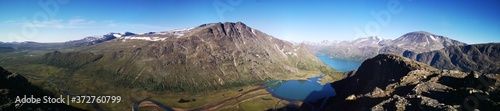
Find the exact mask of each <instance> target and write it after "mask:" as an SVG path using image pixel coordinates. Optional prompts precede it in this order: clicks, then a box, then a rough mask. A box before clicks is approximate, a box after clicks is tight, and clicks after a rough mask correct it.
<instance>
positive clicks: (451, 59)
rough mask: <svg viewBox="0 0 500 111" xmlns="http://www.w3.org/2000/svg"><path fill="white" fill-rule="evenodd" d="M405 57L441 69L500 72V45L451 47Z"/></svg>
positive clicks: (408, 52) (410, 52)
mask: <svg viewBox="0 0 500 111" xmlns="http://www.w3.org/2000/svg"><path fill="white" fill-rule="evenodd" d="M403 56H405V57H407V58H411V59H413V60H416V61H418V62H422V63H426V64H429V65H431V66H433V67H436V68H439V69H448V70H452V69H456V70H461V71H479V72H485V73H495V72H500V43H490V44H475V45H466V46H450V47H446V48H444V49H442V50H436V51H430V52H423V53H416V52H413V51H405V52H404V53H403Z"/></svg>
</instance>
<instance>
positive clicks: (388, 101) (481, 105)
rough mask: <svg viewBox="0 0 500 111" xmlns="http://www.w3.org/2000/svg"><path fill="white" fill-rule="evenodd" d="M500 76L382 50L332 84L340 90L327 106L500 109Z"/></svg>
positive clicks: (405, 108) (335, 108) (403, 108)
mask: <svg viewBox="0 0 500 111" xmlns="http://www.w3.org/2000/svg"><path fill="white" fill-rule="evenodd" d="M499 81H500V75H499V74H479V73H477V72H471V73H464V72H460V71H449V70H438V69H435V68H433V67H431V66H429V65H426V64H423V63H419V62H416V61H412V60H410V59H408V58H404V57H402V56H399V55H393V54H380V55H377V56H375V57H374V58H370V59H368V60H366V61H364V62H363V64H362V65H361V66H360V68H359V69H358V71H357V72H353V73H352V74H351V75H350V76H349V77H347V78H345V79H343V80H340V81H337V82H334V83H332V84H331V85H332V86H333V87H334V88H335V92H336V93H337V95H336V96H335V97H332V98H328V102H327V103H326V104H327V105H326V106H325V107H323V108H321V110H328V111H331V110H348V111H355V110H450V109H451V110H453V109H462V110H471V109H475V108H478V109H480V110H485V109H491V108H500V105H499V104H498V102H500V98H499V97H500V95H499V93H498V92H499V91H500V90H499V87H500V82H499ZM313 104H314V103H313ZM301 108H302V109H305V110H308V109H312V108H311V107H310V106H302V107H301Z"/></svg>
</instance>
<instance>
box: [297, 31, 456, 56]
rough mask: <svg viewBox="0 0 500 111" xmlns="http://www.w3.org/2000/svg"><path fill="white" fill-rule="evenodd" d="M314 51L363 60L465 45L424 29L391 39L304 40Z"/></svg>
mask: <svg viewBox="0 0 500 111" xmlns="http://www.w3.org/2000/svg"><path fill="white" fill-rule="evenodd" d="M304 43H306V44H307V45H308V46H309V47H311V49H313V50H315V52H316V53H318V54H322V55H328V56H330V57H333V58H339V59H347V60H356V61H363V60H365V59H367V58H370V57H374V56H375V55H377V54H381V53H392V54H402V53H403V52H404V51H406V50H408V51H413V52H418V53H420V52H428V51H433V50H440V49H443V48H444V47H448V46H454V45H459V46H460V45H466V44H465V43H463V42H459V41H456V40H453V39H450V38H448V37H444V36H441V35H436V34H432V33H429V32H425V31H416V32H410V33H407V34H404V35H402V36H401V37H399V38H397V39H394V40H391V39H382V38H380V37H367V38H359V39H356V40H353V41H323V42H321V43H312V42H304Z"/></svg>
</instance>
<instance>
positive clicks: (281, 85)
mask: <svg viewBox="0 0 500 111" xmlns="http://www.w3.org/2000/svg"><path fill="white" fill-rule="evenodd" d="M320 78H322V76H318V77H314V78H310V79H308V80H286V81H285V80H279V81H271V82H266V83H264V86H266V87H267V88H268V89H267V91H268V92H270V93H271V94H272V95H273V96H274V97H277V98H280V99H284V100H291V101H304V102H306V101H316V100H318V99H321V98H325V97H332V96H335V95H336V93H335V89H333V87H332V86H331V85H330V84H326V85H321V84H319V81H320V80H319V79H320Z"/></svg>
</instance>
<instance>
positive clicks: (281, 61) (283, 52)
mask: <svg viewBox="0 0 500 111" xmlns="http://www.w3.org/2000/svg"><path fill="white" fill-rule="evenodd" d="M116 35H117V34H114V33H112V34H108V35H107V36H103V37H101V38H102V39H94V38H92V39H88V38H86V39H85V40H87V42H83V43H92V44H85V45H90V46H86V47H83V48H82V49H81V50H79V51H71V52H59V51H55V52H51V53H46V54H44V55H43V56H42V57H41V59H40V61H41V62H40V63H44V64H48V65H52V66H57V67H64V68H69V69H71V70H73V71H74V73H75V74H74V75H73V76H81V77H89V78H96V79H101V78H102V79H103V80H101V81H105V79H106V78H115V79H113V80H112V81H111V82H110V83H112V84H114V85H116V86H122V87H133V88H143V89H148V90H172V91H191V92H193V91H200V90H204V89H218V88H220V87H226V86H242V85H248V84H255V83H258V82H262V81H267V80H275V79H291V78H299V77H302V76H304V73H305V72H310V71H313V72H316V73H317V74H333V73H334V72H335V71H334V70H333V69H331V68H330V67H328V66H326V65H325V64H324V63H323V62H321V61H320V60H319V59H317V58H316V57H315V55H314V54H313V53H311V52H310V51H309V49H308V48H307V47H306V46H305V45H303V44H302V45H293V44H292V43H290V42H287V41H283V40H280V39H277V38H275V37H272V36H270V35H267V34H265V33H263V32H261V31H259V30H256V29H252V28H250V27H248V26H247V25H245V24H243V23H241V22H236V23H233V22H225V23H210V24H203V25H200V26H197V27H193V28H187V29H183V30H174V31H166V32H155V33H144V34H121V36H116ZM88 40H90V41H93V42H89V41H88ZM81 41H82V40H78V41H71V42H70V43H76V42H78V43H82V42H81ZM97 41H99V42H97ZM94 43H98V44H94ZM334 78H335V79H340V78H342V76H341V75H335V77H334ZM106 80H107V79H106Z"/></svg>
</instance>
